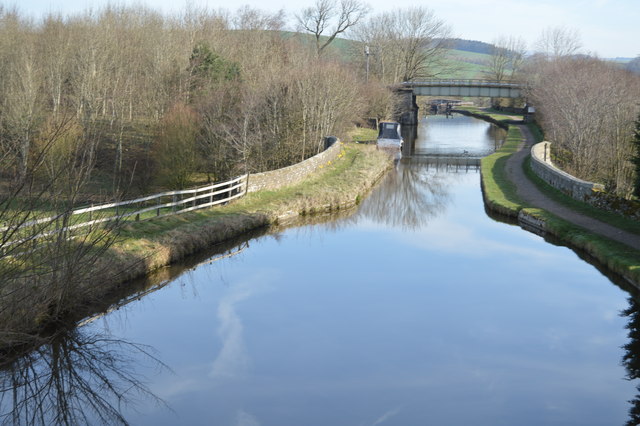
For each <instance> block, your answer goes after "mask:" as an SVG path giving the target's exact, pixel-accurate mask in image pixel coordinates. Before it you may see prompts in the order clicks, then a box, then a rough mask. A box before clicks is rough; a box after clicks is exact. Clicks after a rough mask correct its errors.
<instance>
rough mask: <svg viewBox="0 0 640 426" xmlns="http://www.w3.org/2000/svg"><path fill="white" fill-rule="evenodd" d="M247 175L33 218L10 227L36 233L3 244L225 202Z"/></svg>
mask: <svg viewBox="0 0 640 426" xmlns="http://www.w3.org/2000/svg"><path fill="white" fill-rule="evenodd" d="M248 177H249V175H248V174H247V175H242V176H239V177H236V178H234V179H231V180H229V181H226V182H221V183H215V184H212V185H207V186H202V187H198V188H191V189H185V190H178V191H167V192H161V193H158V194H153V195H149V196H146V197H141V198H136V199H134V200H126V201H120V202H114V203H106V204H100V205H96V206H89V207H84V208H80V209H76V210H73V211H70V212H64V213H61V214H58V215H55V216H49V217H44V218H39V219H35V220H32V221H28V222H25V223H22V224H20V225H19V226H17V227H14V228H13V229H12V230H13V231H16V230H17V231H20V230H23V229H26V228H30V227H31V228H34V227H39V229H38V232H37V233H36V234H35V235H34V233H33V232H31V233H28V234H27V235H24V234H25V233H24V232H23V233H22V234H23V235H24V236H23V237H22V238H20V237H18V239H16V240H14V241H11V242H9V243H6V244H5V246H7V245H15V244H19V243H24V242H26V241H32V240H35V239H39V238H44V237H47V236H51V235H55V234H59V233H61V232H70V231H75V230H78V229H81V228H86V227H91V226H93V225H97V224H101V223H106V222H114V221H117V220H127V219H130V218H133V219H134V220H141V219H148V218H151V217H164V216H170V215H174V214H180V213H186V212H189V211H193V210H198V209H203V208H207V207H211V206H215V205H218V204H223V203H227V202H229V201H231V200H235V199H236V198H240V197H242V196H243V195H245V194H246V193H247V183H248ZM95 215H100V216H101V217H98V218H94V216H95ZM61 221H62V223H64V224H66V225H65V226H63V227H58V226H57V224H59V223H60V222H61ZM10 228H11V227H9V226H3V227H0V232H6V231H7V230H9V229H10ZM90 229H91V228H90ZM18 235H20V232H18Z"/></svg>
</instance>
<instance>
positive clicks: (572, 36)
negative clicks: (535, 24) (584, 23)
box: [536, 26, 582, 58]
mask: <svg viewBox="0 0 640 426" xmlns="http://www.w3.org/2000/svg"><path fill="white" fill-rule="evenodd" d="M581 48H582V41H581V40H580V33H579V32H578V30H576V29H571V28H567V27H562V26H561V27H549V28H546V29H545V30H543V31H542V34H541V35H540V38H539V39H538V41H537V42H536V50H537V51H538V52H539V53H542V54H543V55H545V56H546V57H548V58H560V57H564V56H572V55H575V54H577V53H578V51H579V50H580V49H581Z"/></svg>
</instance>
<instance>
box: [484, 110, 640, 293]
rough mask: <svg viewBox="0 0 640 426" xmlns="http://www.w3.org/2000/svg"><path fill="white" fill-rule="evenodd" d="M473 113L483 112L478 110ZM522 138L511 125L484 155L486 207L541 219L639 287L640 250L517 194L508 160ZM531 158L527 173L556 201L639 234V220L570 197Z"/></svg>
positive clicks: (559, 236)
mask: <svg viewBox="0 0 640 426" xmlns="http://www.w3.org/2000/svg"><path fill="white" fill-rule="evenodd" d="M474 114H475V115H476V116H481V114H479V113H477V114H476V113H474ZM492 115H493V117H489V118H490V121H494V120H497V117H495V114H492ZM507 120H509V119H507ZM530 128H531V127H530ZM534 138H536V140H541V138H542V134H541V133H540V132H538V133H536V132H534ZM522 142H523V135H522V132H521V131H520V129H518V128H516V127H514V126H510V127H509V129H508V135H507V140H506V142H505V144H504V145H503V146H502V147H501V148H500V149H499V150H498V151H497V152H496V153H494V154H492V155H489V156H487V157H485V158H483V159H482V162H481V174H482V188H483V195H484V199H485V203H486V205H487V207H488V208H489V209H490V210H492V211H494V212H497V213H499V214H501V215H505V216H507V217H511V218H516V217H519V215H524V216H527V217H529V218H532V219H533V220H535V221H538V222H540V223H542V224H543V228H544V230H545V231H546V233H548V234H549V235H552V236H554V237H556V238H557V239H559V240H560V241H561V242H563V243H564V244H567V245H568V246H569V247H572V248H575V249H578V250H581V251H583V252H585V253H587V254H588V255H589V256H590V257H592V258H594V259H596V260H597V261H598V262H599V263H600V264H601V265H602V266H604V267H605V268H607V269H608V270H610V271H612V272H614V273H615V274H617V275H619V276H621V277H623V278H624V279H625V280H626V281H628V282H630V283H632V284H634V285H635V287H636V288H638V287H640V252H638V251H637V250H634V249H633V248H631V247H629V246H627V245H625V244H622V243H618V242H616V241H613V240H611V239H609V238H606V237H604V236H601V235H599V234H595V233H593V232H590V231H589V230H587V229H585V228H582V227H580V226H577V225H574V224H573V223H571V222H569V221H566V220H564V219H561V218H559V217H558V216H556V215H554V214H552V213H549V212H547V211H545V210H542V209H538V208H533V207H531V206H529V205H527V204H525V203H524V202H523V201H522V200H521V199H520V198H519V197H518V195H517V192H516V188H515V185H514V184H513V183H512V182H511V181H510V179H509V178H508V177H507V172H506V162H507V160H508V158H509V157H510V156H511V155H513V153H515V152H516V151H517V150H518V146H519V145H520V143H522ZM529 162H530V158H529V159H528V160H527V161H526V162H525V164H524V165H523V167H524V168H525V173H526V174H527V177H528V178H529V179H531V180H532V181H533V182H534V184H536V185H537V186H538V187H539V189H540V190H541V191H543V192H544V193H545V194H546V195H547V196H548V197H550V198H551V199H553V200H554V201H556V202H558V203H561V204H563V205H565V206H567V207H569V208H571V209H573V210H575V211H577V212H579V213H581V214H584V215H587V216H591V217H594V218H596V219H598V220H601V221H603V222H607V223H609V224H611V225H613V226H616V227H618V228H620V229H623V230H625V231H628V232H632V233H635V234H639V231H640V224H638V223H637V222H635V221H632V220H629V219H626V218H624V217H622V216H620V215H617V214H614V213H609V212H604V211H602V210H599V209H596V208H595V207H592V206H589V205H587V204H585V203H581V202H579V201H576V200H573V199H570V198H569V197H567V196H566V195H564V194H562V192H560V191H558V190H556V189H554V188H552V187H551V186H549V185H548V184H546V183H545V182H543V181H542V180H541V179H540V178H538V177H537V176H536V175H535V174H534V173H533V171H532V170H531V168H530V167H529Z"/></svg>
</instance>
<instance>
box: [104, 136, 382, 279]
mask: <svg viewBox="0 0 640 426" xmlns="http://www.w3.org/2000/svg"><path fill="white" fill-rule="evenodd" d="M390 166H391V161H390V159H389V158H388V156H386V155H385V154H383V153H381V152H379V151H377V150H376V149H375V146H362V145H356V144H346V145H344V146H343V151H342V153H341V154H340V155H339V157H338V158H337V159H336V160H335V161H333V162H329V163H328V164H326V165H324V166H321V167H322V168H321V169H320V170H318V171H317V172H315V173H314V174H312V175H311V176H310V177H309V178H307V179H306V180H305V181H303V182H302V183H300V184H298V185H294V186H289V187H285V188H281V189H279V190H275V191H259V192H256V193H251V194H248V195H247V196H245V197H243V198H241V199H239V200H237V201H236V202H233V203H232V204H229V205H227V206H223V207H216V208H212V209H204V210H198V211H194V212H190V213H186V214H182V215H176V216H170V217H166V218H162V219H157V220H149V221H143V222H137V223H127V224H126V225H125V226H124V227H123V229H122V230H121V231H120V238H119V240H118V242H117V243H116V244H114V246H113V247H112V248H111V250H110V255H111V256H112V258H111V259H109V260H110V261H112V262H114V263H115V265H116V269H118V270H120V271H122V273H121V274H120V275H119V278H118V280H117V281H125V280H129V279H131V278H135V277H138V276H142V275H145V274H147V273H148V272H150V271H152V270H154V269H157V268H159V267H162V266H164V265H168V264H170V263H172V262H175V261H176V260H179V259H181V258H183V257H185V256H187V255H190V254H193V253H195V252H197V251H199V250H202V249H204V248H206V247H209V246H210V245H212V244H216V243H218V242H221V241H224V240H227V239H229V238H233V237H236V236H238V235H241V234H243V233H245V232H247V231H249V230H252V229H256V228H259V227H262V226H268V225H272V224H283V223H288V224H290V223H294V222H295V221H296V220H298V219H299V218H301V217H304V216H307V215H312V214H315V213H324V212H331V211H336V210H340V209H347V208H351V207H353V206H355V205H356V204H357V203H358V202H359V201H360V200H361V199H362V197H364V196H365V195H366V193H367V192H368V191H369V190H370V189H371V187H372V186H373V185H374V184H375V183H376V182H377V181H379V179H380V178H381V177H382V176H383V175H384V174H385V173H386V171H387V170H388V169H389V167H390Z"/></svg>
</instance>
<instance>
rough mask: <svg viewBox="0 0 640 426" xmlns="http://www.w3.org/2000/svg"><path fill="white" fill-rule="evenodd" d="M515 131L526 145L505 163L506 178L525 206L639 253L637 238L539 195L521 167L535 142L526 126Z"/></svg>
mask: <svg viewBox="0 0 640 426" xmlns="http://www.w3.org/2000/svg"><path fill="white" fill-rule="evenodd" d="M518 128H519V129H520V130H521V131H522V134H523V135H524V137H525V142H524V143H523V144H522V145H521V146H520V149H519V151H518V152H516V153H515V154H513V155H512V156H511V157H509V159H508V160H507V175H508V176H509V179H511V181H512V182H513V183H514V184H515V185H516V187H517V190H518V195H519V196H520V197H521V198H522V200H523V201H525V202H526V203H527V204H530V205H532V206H534V207H538V208H541V209H544V210H547V211H548V212H550V213H553V214H555V215H556V216H558V217H560V218H562V219H565V220H567V221H569V222H571V223H574V224H576V225H578V226H581V227H583V228H586V229H588V230H589V231H591V232H593V233H596V234H600V235H603V236H605V237H607V238H610V239H612V240H615V241H618V242H620V243H623V244H626V245H628V246H630V247H633V248H634V249H636V250H640V235H636V234H633V233H630V232H626V231H623V230H621V229H619V228H616V227H615V226H612V225H609V224H607V223H604V222H601V221H599V220H597V219H594V218H592V217H589V216H585V215H583V214H580V213H578V212H576V211H574V210H572V209H570V208H568V207H565V206H563V205H561V204H559V203H557V202H555V201H553V200H551V199H550V198H548V197H547V196H546V195H545V194H544V193H542V192H541V191H540V190H539V189H538V187H537V186H535V185H534V183H533V182H531V181H530V180H529V178H527V176H526V175H525V173H524V170H523V168H522V165H523V163H524V160H525V158H526V157H527V155H529V152H530V149H531V146H533V144H534V143H535V139H534V137H533V135H532V134H531V132H530V131H529V128H528V127H527V126H525V125H518Z"/></svg>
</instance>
